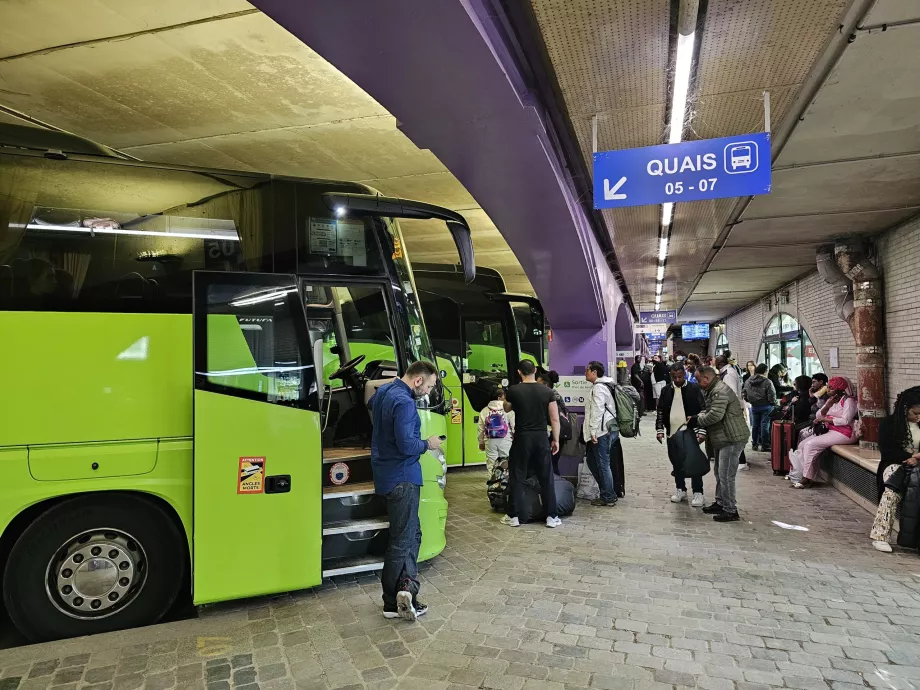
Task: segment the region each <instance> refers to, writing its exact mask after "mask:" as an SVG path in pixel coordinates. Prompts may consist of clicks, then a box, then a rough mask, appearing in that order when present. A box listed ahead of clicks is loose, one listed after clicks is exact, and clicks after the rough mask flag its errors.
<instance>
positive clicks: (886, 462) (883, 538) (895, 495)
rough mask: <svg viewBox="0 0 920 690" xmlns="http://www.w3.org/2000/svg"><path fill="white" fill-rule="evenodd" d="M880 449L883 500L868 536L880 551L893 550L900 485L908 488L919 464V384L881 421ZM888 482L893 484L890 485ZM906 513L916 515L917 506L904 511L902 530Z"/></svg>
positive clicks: (907, 392)
mask: <svg viewBox="0 0 920 690" xmlns="http://www.w3.org/2000/svg"><path fill="white" fill-rule="evenodd" d="M878 448H879V450H880V451H881V454H882V461H881V462H880V463H879V464H878V479H879V494H880V495H881V500H880V501H879V504H878V512H876V514H875V522H874V523H873V524H872V531H871V532H870V533H869V539H871V540H872V546H874V547H875V548H876V549H878V550H879V551H881V552H883V553H891V545H890V544H889V543H888V538H889V536H891V527H892V524H893V523H894V516H895V513H896V512H897V509H898V504H899V503H900V502H901V490H900V489H899V488H898V485H901V486H904V487H906V486H907V476H906V475H907V473H908V472H910V471H911V469H912V468H914V467H916V466H917V464H918V463H920V386H914V387H913V388H908V389H907V390H906V391H902V392H901V393H900V394H899V395H898V399H897V401H896V402H895V404H894V414H892V415H891V416H890V417H886V418H885V419H883V420H882V421H881V422H880V423H879V427H878ZM902 468H903V469H902ZM898 470H901V471H900V472H898ZM895 472H898V474H899V475H900V477H899V478H898V479H893V478H892V477H893V475H895ZM889 483H890V484H891V486H887V484H889ZM905 513H909V514H912V515H914V516H916V515H917V510H916V507H915V506H914V507H913V510H910V511H906V510H904V509H902V510H901V529H902V531H903V530H904V528H905V525H904V520H905ZM899 542H900V539H899ZM901 543H903V542H901Z"/></svg>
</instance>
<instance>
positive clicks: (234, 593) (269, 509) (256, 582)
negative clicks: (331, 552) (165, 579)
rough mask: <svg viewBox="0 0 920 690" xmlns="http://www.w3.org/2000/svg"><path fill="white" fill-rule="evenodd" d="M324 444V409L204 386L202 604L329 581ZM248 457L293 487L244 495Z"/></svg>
mask: <svg viewBox="0 0 920 690" xmlns="http://www.w3.org/2000/svg"><path fill="white" fill-rule="evenodd" d="M320 443H321V441H320V424H319V414H318V413H316V412H310V411H308V410H301V409H297V408H293V407H285V406H282V405H274V404H270V403H265V402H258V401H254V400H247V399H245V398H238V397H234V396H229V395H221V394H219V393H211V392H208V391H201V390H196V391H195V481H194V492H195V523H194V535H195V539H194V542H193V543H194V546H193V549H192V550H193V553H194V566H193V573H194V587H193V589H194V600H195V603H196V604H207V603H212V602H215V601H224V600H227V599H240V598H242V597H250V596H257V595H260V594H273V593H276V592H288V591H292V590H296V589H305V588H307V587H312V586H314V585H318V584H319V583H320V581H321V580H322V567H321V557H322V555H321V554H322V522H323V520H322V485H321V479H322V474H321V472H322V449H321V446H320ZM241 457H263V458H265V467H264V474H265V475H268V476H272V475H281V474H285V475H290V477H291V489H290V491H289V492H287V493H277V494H267V493H252V494H240V493H237V489H238V488H239V470H240V458H241ZM263 488H264V485H263Z"/></svg>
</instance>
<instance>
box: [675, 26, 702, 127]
mask: <svg viewBox="0 0 920 690" xmlns="http://www.w3.org/2000/svg"><path fill="white" fill-rule="evenodd" d="M695 42H696V33H695V32H694V33H692V34H690V35H689V36H681V35H678V36H677V60H676V61H675V65H674V92H673V93H672V94H671V126H670V128H669V129H670V133H669V135H668V143H669V144H678V143H680V139H681V136H682V135H683V132H684V120H685V119H686V117H687V94H688V92H689V91H690V67H691V65H692V64H693V44H694V43H695Z"/></svg>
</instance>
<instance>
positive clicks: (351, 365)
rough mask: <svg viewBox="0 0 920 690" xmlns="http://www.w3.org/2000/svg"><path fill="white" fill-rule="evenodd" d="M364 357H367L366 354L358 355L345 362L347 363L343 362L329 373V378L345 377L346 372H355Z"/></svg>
mask: <svg viewBox="0 0 920 690" xmlns="http://www.w3.org/2000/svg"><path fill="white" fill-rule="evenodd" d="M364 359H365V355H358V356H357V357H355V358H354V359H352V360H350V361H348V362H345V364H343V365H342V366H340V367H339V368H338V369H336V370H335V371H334V372H332V373H331V374H329V378H330V379H344V378H345V376H346V374H352V373H354V371H355V369H357V367H358V365H359V364H361V362H363V361H364Z"/></svg>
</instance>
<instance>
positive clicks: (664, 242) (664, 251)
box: [658, 237, 668, 263]
mask: <svg viewBox="0 0 920 690" xmlns="http://www.w3.org/2000/svg"><path fill="white" fill-rule="evenodd" d="M667 258H668V238H667V237H662V238H661V239H660V240H659V241H658V262H659V263H663V262H664V260H665V259H667Z"/></svg>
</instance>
